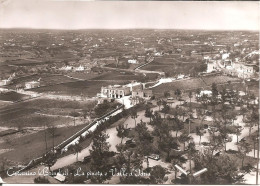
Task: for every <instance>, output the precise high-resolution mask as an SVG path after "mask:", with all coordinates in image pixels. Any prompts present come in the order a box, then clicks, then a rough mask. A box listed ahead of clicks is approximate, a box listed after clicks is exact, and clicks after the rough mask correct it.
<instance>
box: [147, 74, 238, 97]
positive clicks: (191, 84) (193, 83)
mask: <svg viewBox="0 0 260 186" xmlns="http://www.w3.org/2000/svg"><path fill="white" fill-rule="evenodd" d="M228 81H230V82H231V83H232V85H235V84H240V83H239V82H240V81H239V79H238V78H233V77H229V76H205V77H201V78H192V79H184V80H178V81H174V82H171V83H165V84H161V85H159V86H157V87H154V88H152V90H153V93H154V94H155V95H163V93H164V92H165V91H170V93H171V95H172V96H173V95H174V91H175V90H176V89H180V90H183V91H187V90H196V89H197V88H207V89H211V85H212V83H216V84H217V85H218V87H220V86H222V84H228Z"/></svg>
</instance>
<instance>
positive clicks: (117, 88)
mask: <svg viewBox="0 0 260 186" xmlns="http://www.w3.org/2000/svg"><path fill="white" fill-rule="evenodd" d="M130 94H131V91H130V87H127V86H122V85H113V86H111V85H110V86H107V87H101V94H100V96H101V97H107V98H114V99H115V98H122V97H124V96H128V95H130Z"/></svg>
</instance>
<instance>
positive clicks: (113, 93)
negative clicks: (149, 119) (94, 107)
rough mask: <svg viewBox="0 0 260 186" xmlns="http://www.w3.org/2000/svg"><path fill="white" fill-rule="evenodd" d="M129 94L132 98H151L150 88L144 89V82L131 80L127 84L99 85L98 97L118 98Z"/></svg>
mask: <svg viewBox="0 0 260 186" xmlns="http://www.w3.org/2000/svg"><path fill="white" fill-rule="evenodd" d="M130 95H131V96H132V98H135V97H139V98H151V97H152V90H149V89H145V84H144V83H139V82H132V83H129V84H127V85H113V86H112V85H109V86H107V87H101V92H100V93H99V94H98V97H104V98H111V99H119V98H123V97H124V96H130Z"/></svg>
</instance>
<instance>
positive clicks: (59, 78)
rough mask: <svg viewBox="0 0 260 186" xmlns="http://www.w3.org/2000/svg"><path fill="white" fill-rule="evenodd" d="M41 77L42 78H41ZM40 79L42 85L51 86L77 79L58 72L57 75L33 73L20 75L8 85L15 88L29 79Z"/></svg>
mask: <svg viewBox="0 0 260 186" xmlns="http://www.w3.org/2000/svg"><path fill="white" fill-rule="evenodd" d="M40 78H41V79H40ZM39 79H40V86H49V85H55V84H60V83H67V82H74V81H77V80H75V79H71V78H69V77H66V76H64V75H60V74H56V75H48V74H41V75H39V74H33V75H29V76H26V77H20V78H17V79H14V80H13V83H12V84H10V85H8V86H7V87H8V88H15V87H16V85H22V86H24V84H25V83H26V82H29V81H37V80H39Z"/></svg>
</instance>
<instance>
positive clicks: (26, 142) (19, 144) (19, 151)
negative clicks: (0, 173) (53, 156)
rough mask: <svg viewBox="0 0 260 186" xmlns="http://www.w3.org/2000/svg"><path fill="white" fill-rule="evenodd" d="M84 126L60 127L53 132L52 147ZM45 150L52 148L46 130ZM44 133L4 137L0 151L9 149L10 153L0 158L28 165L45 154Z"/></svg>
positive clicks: (50, 138)
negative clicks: (33, 159)
mask: <svg viewBox="0 0 260 186" xmlns="http://www.w3.org/2000/svg"><path fill="white" fill-rule="evenodd" d="M83 127H84V126H83V125H81V126H75V127H62V128H58V129H56V130H55V140H54V145H57V144H59V143H61V142H62V141H63V140H65V139H67V138H68V137H70V136H72V135H73V134H74V133H75V132H77V131H79V130H80V129H82V128H83ZM46 131H47V132H46V135H47V136H46V139H47V148H48V150H50V149H51V148H52V139H53V138H52V135H51V133H50V132H49V131H48V130H46ZM44 135H45V134H44V131H39V132H37V133H33V134H30V135H26V136H21V137H19V136H18V137H15V138H10V137H7V136H6V137H5V138H4V142H3V143H0V149H10V150H11V151H8V152H5V153H3V154H0V159H1V158H2V157H7V158H8V159H9V160H12V161H15V162H20V163H23V164H25V163H28V162H29V161H30V160H31V159H32V158H37V157H40V156H42V155H43V154H44V153H45V137H44ZM31 149H33V150H31Z"/></svg>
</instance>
